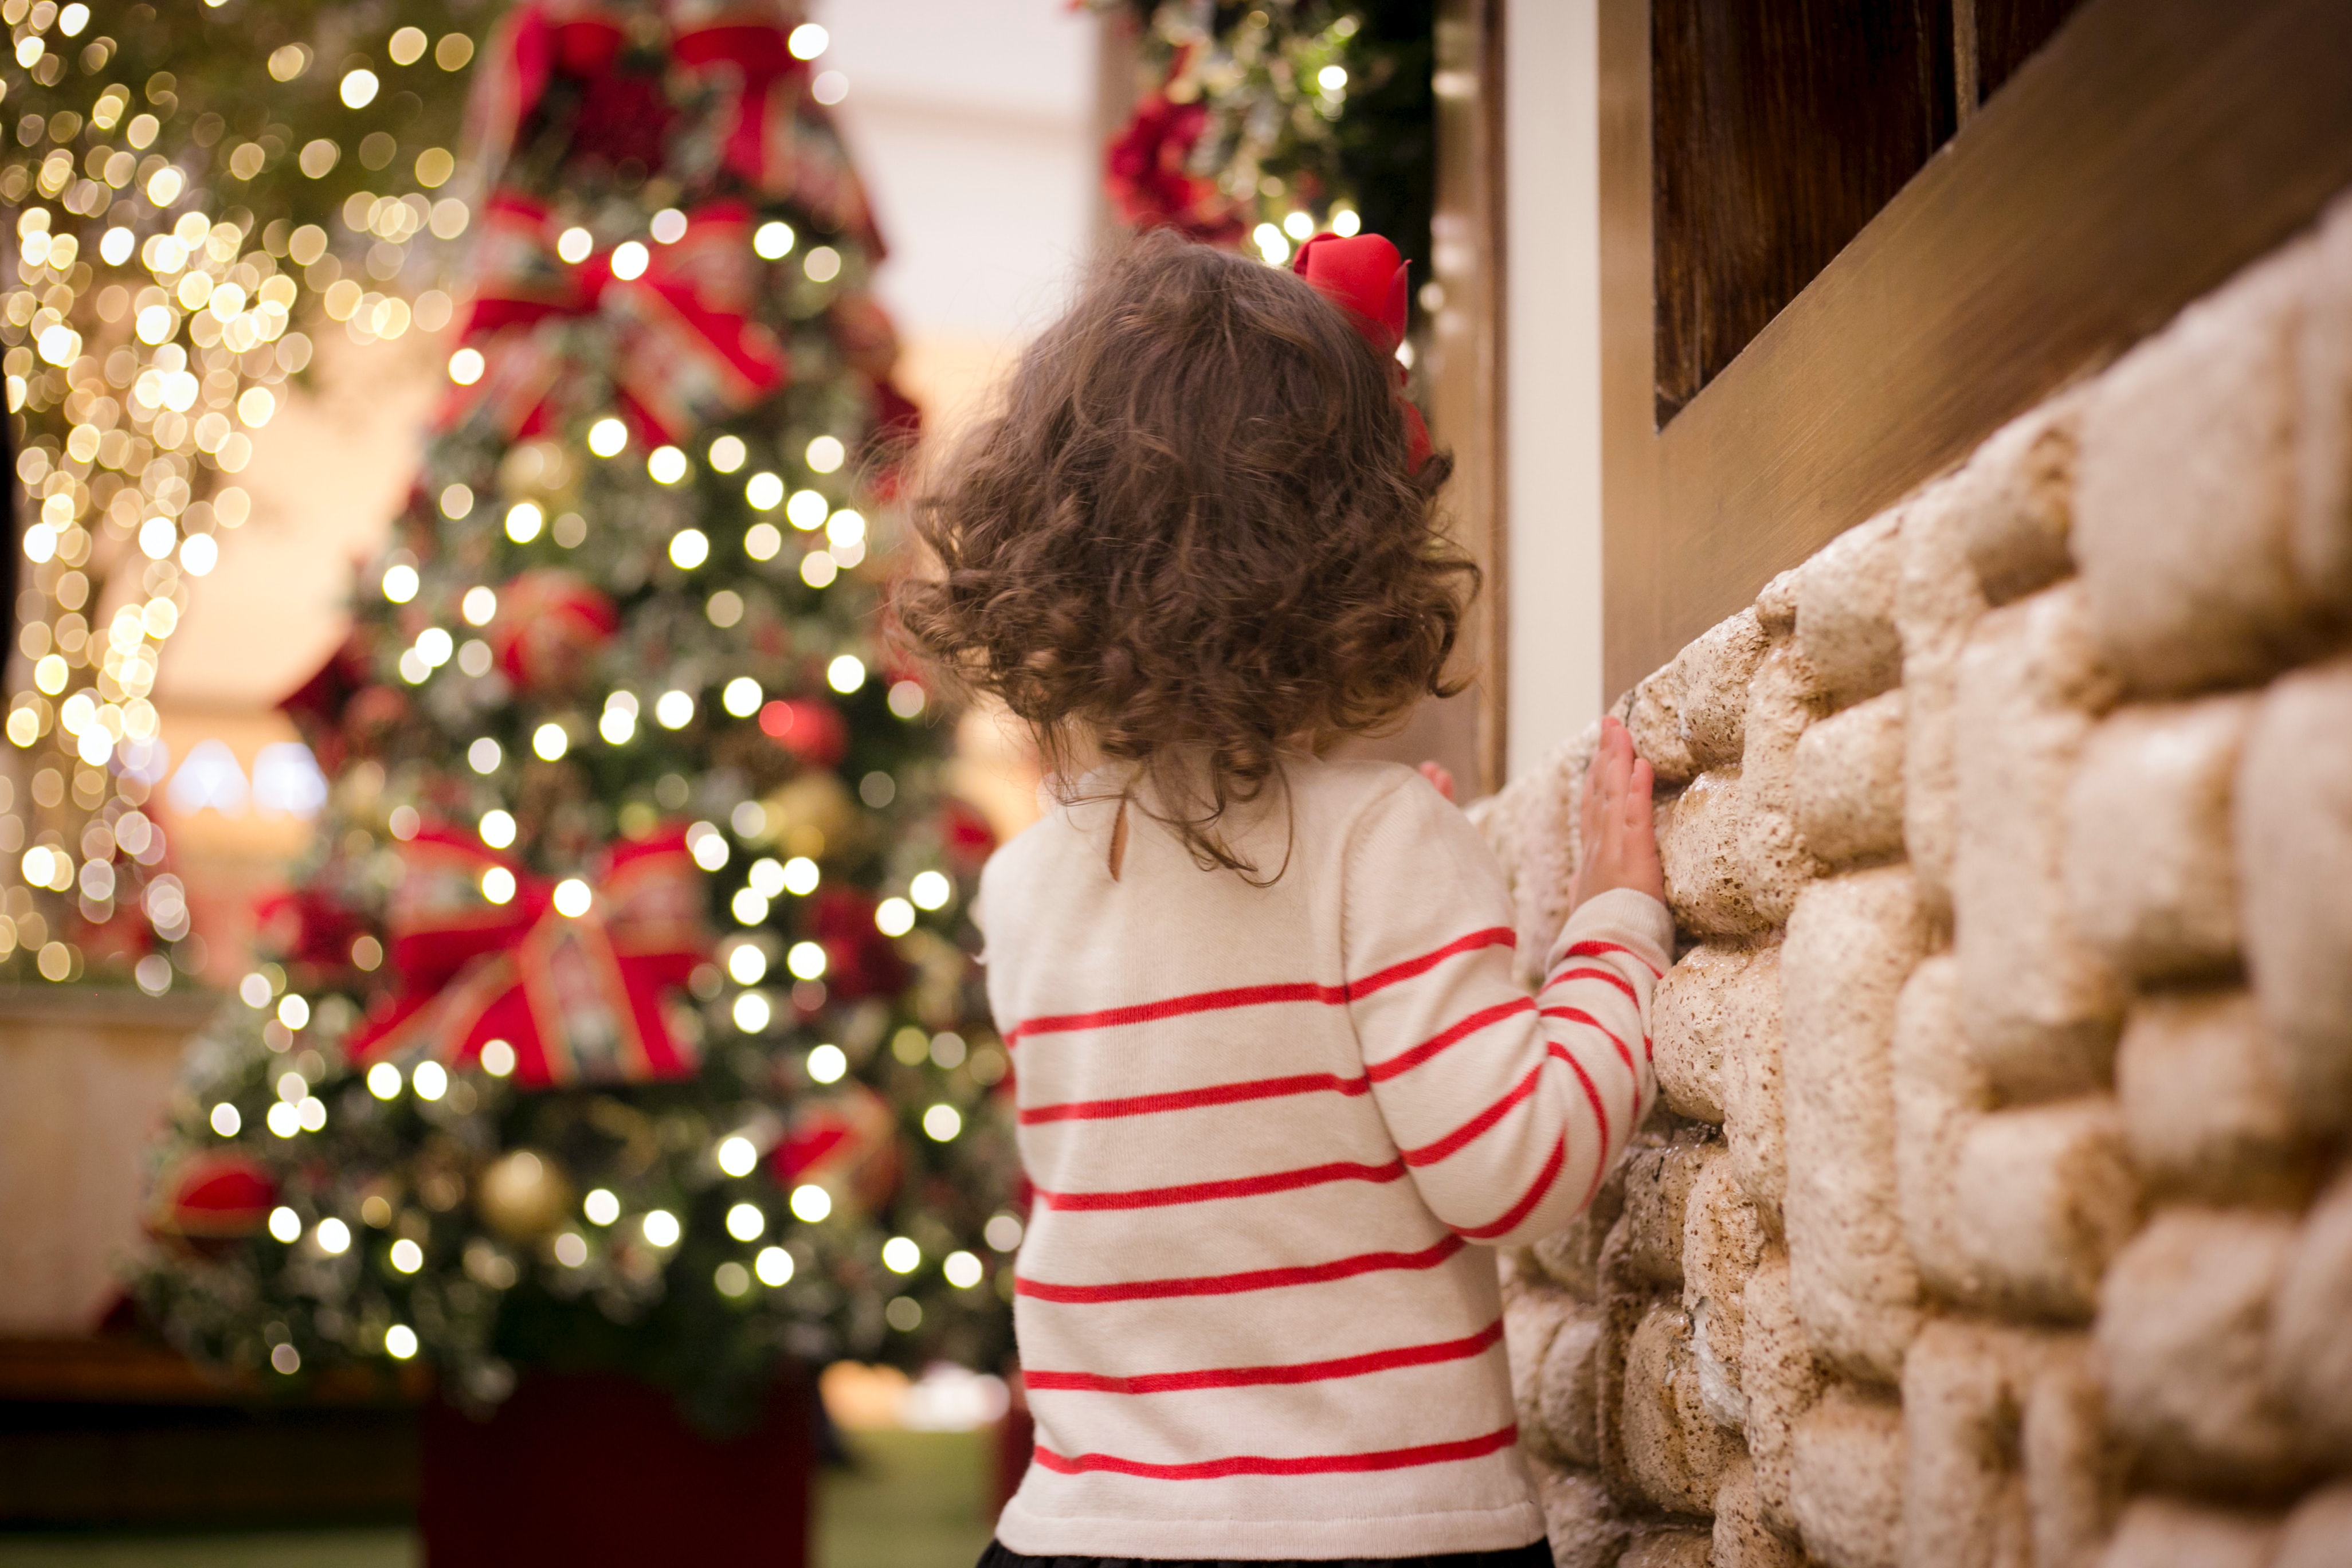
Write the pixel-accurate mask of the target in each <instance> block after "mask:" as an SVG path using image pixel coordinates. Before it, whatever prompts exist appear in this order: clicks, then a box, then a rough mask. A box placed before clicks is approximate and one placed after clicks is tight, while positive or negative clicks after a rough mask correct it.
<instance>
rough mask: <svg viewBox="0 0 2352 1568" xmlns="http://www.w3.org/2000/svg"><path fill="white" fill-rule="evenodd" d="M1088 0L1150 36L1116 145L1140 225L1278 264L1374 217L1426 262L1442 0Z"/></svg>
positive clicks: (1113, 187)
mask: <svg viewBox="0 0 2352 1568" xmlns="http://www.w3.org/2000/svg"><path fill="white" fill-rule="evenodd" d="M1089 4H1091V5H1092V6H1093V7H1094V8H1095V9H1096V10H1097V11H1101V12H1104V13H1106V14H1108V15H1110V16H1116V17H1118V18H1119V19H1120V20H1121V21H1122V22H1123V23H1124V24H1125V25H1126V26H1130V27H1132V28H1133V29H1134V31H1135V35H1136V40H1137V43H1138V45H1139V47H1138V49H1137V71H1138V75H1139V83H1138V86H1139V92H1138V96H1137V103H1136V107H1135V111H1134V113H1133V115H1132V116H1131V117H1130V118H1129V121H1128V122H1127V124H1126V125H1125V126H1123V127H1121V128H1120V130H1119V132H1118V134H1117V135H1115V136H1114V137H1113V138H1112V139H1111V142H1110V144H1109V146H1108V147H1107V148H1106V149H1105V150H1104V184H1105V187H1106V188H1107V190H1108V193H1109V195H1110V196H1111V199H1112V201H1113V202H1114V204H1115V205H1117V206H1118V213H1119V216H1120V217H1121V218H1122V219H1123V220H1125V221H1126V222H1127V223H1128V224H1129V225H1130V226H1134V227H1137V228H1153V227H1162V226H1165V227H1170V228H1175V229H1178V230H1180V231H1181V232H1182V233H1184V234H1187V235H1190V236H1191V237H1193V238H1195V239H1198V240H1202V241H1203V242H1205V243H1207V244H1211V245H1220V246H1225V247H1240V246H1241V245H1242V244H1243V243H1244V241H1246V242H1247V243H1248V244H1249V246H1250V247H1251V248H1253V249H1255V250H1256V251H1257V252H1258V253H1259V254H1260V255H1261V256H1263V257H1264V258H1265V259H1266V261H1267V262H1269V263H1270V264H1273V265H1275V266H1280V265H1282V264H1283V263H1284V262H1286V261H1287V260H1289V258H1290V254H1291V251H1292V249H1293V248H1294V247H1296V246H1297V244H1299V243H1300V242H1301V241H1303V240H1306V239H1307V238H1308V237H1311V236H1313V235H1314V234H1315V233H1316V232H1318V230H1319V229H1324V228H1328V229H1330V230H1332V231H1333V232H1335V233H1339V234H1343V235H1344V234H1354V233H1356V232H1357V231H1358V229H1359V228H1368V229H1370V232H1372V233H1374V234H1378V235H1383V236H1385V237H1388V238H1389V239H1390V240H1391V241H1392V242H1394V243H1395V245H1396V246H1397V247H1398V248H1399V249H1400V250H1402V252H1403V254H1404V255H1405V257H1406V258H1408V259H1410V260H1413V261H1416V262H1419V263H1422V264H1423V266H1424V268H1425V266H1426V263H1427V258H1428V256H1429V219H1430V205H1431V202H1432V199H1433V177H1434V140H1433V134H1432V129H1431V127H1432V110H1433V82H1432V77H1431V68H1432V63H1433V28H1434V26H1435V25H1436V16H1435V11H1436V8H1435V6H1434V5H1432V4H1431V0H1253V3H1252V4H1247V5H1243V4H1236V3H1234V0H1089Z"/></svg>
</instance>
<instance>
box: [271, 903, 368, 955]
mask: <svg viewBox="0 0 2352 1568" xmlns="http://www.w3.org/2000/svg"><path fill="white" fill-rule="evenodd" d="M254 912H255V914H256V915H257V916H258V917H259V920H260V924H261V931H262V934H263V936H264V937H265V938H266V939H267V940H268V944H269V945H270V946H271V947H272V948H274V949H276V950H277V951H278V952H280V953H283V954H284V955H285V957H286V960H287V962H288V963H304V964H315V965H317V966H318V967H320V968H323V969H341V968H342V967H344V966H345V965H347V964H349V963H351V961H352V939H353V938H354V937H356V936H358V935H359V934H360V932H361V931H362V929H364V928H362V926H361V924H360V921H359V917H358V916H356V915H354V914H353V913H352V911H351V910H348V909H345V908H344V907H343V906H342V905H341V903H340V902H338V901H337V900H335V899H333V898H331V897H330V896H329V895H328V894H326V893H324V892H322V891H320V889H317V888H315V887H311V888H299V889H295V890H294V891H292V892H286V893H277V894H273V895H271V896H270V897H268V898H266V899H264V900H261V902H260V903H259V904H258V905H257V906H256V907H255V910H254Z"/></svg>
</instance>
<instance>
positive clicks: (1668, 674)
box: [1625, 649, 1699, 785]
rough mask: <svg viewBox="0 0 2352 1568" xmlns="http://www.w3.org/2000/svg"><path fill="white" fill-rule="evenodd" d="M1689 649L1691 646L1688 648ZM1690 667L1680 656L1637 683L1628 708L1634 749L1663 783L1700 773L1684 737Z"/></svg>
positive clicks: (1626, 723)
mask: <svg viewBox="0 0 2352 1568" xmlns="http://www.w3.org/2000/svg"><path fill="white" fill-rule="evenodd" d="M1685 651H1687V649H1685ZM1687 669H1688V667H1687V666H1686V665H1685V663H1684V662H1683V660H1682V658H1680V657H1679V656H1677V657H1675V658H1672V659H1669V660H1668V661H1667V662H1666V663H1665V664H1664V666H1663V667H1661V668H1658V669H1655V670H1653V671H1652V672H1651V673H1650V674H1648V675H1646V676H1644V677H1643V679H1641V680H1640V681H1639V682H1637V683H1636V684H1635V686H1634V688H1633V700H1632V701H1631V702H1630V703H1629V704H1628V705H1627V707H1626V711H1625V730H1626V732H1627V734H1628V735H1629V736H1631V738H1632V740H1633V752H1634V754H1635V755H1636V756H1639V757H1641V758H1643V760H1645V761H1646V762H1648V763H1649V764H1650V770H1651V772H1652V773H1655V774H1656V775H1657V779H1658V782H1659V783H1660V784H1666V785H1673V784H1681V783H1683V782H1685V780H1687V779H1688V778H1689V777H1690V776H1691V775H1692V774H1693V773H1697V772H1698V769H1699V764H1698V763H1697V762H1696V760H1694V759H1693V758H1692V756H1691V752H1690V745H1689V743H1688V742H1686V741H1685V740H1684V739H1683V682H1684V677H1685V673H1686V672H1687Z"/></svg>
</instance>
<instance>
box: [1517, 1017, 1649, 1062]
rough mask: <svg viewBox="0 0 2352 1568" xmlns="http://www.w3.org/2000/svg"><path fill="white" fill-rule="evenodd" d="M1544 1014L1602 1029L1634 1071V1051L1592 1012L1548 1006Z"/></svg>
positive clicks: (1602, 1032) (1646, 1046)
mask: <svg viewBox="0 0 2352 1568" xmlns="http://www.w3.org/2000/svg"><path fill="white" fill-rule="evenodd" d="M1542 1016H1544V1017H1547V1018H1565V1019H1567V1020H1568V1021H1569V1022H1570V1023H1571V1024H1589V1025H1591V1026H1592V1027H1593V1028H1596V1029H1598V1030H1600V1031H1601V1034H1602V1035H1604V1036H1606V1037H1608V1040H1609V1043H1610V1044H1611V1045H1612V1046H1614V1047H1617V1055H1618V1056H1619V1057H1620V1058H1622V1059H1623V1061H1624V1063H1625V1070H1626V1071H1627V1072H1632V1071H1633V1052H1632V1051H1631V1050H1629V1049H1627V1048H1626V1045H1625V1042H1624V1041H1622V1040H1621V1039H1619V1038H1618V1037H1617V1032H1616V1031H1615V1030H1613V1029H1612V1028H1611V1027H1610V1026H1608V1025H1606V1024H1604V1023H1602V1022H1601V1020H1600V1019H1598V1018H1596V1017H1594V1016H1592V1015H1591V1014H1590V1013H1588V1012H1586V1011H1585V1010H1584V1009H1583V1008H1581V1007H1546V1008H1545V1009H1544V1010H1543V1015H1542ZM1648 1048H1649V1043H1648V1042H1647V1041H1643V1050H1644V1051H1647V1050H1648Z"/></svg>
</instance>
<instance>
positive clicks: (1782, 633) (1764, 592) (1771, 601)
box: [1751, 566, 1802, 637]
mask: <svg viewBox="0 0 2352 1568" xmlns="http://www.w3.org/2000/svg"><path fill="white" fill-rule="evenodd" d="M1801 570H1802V568H1801V567H1797V566H1791V567H1790V568H1789V569H1788V570H1787V571H1786V572H1783V573H1781V574H1780V575H1779V576H1777V577H1775V578H1773V579H1772V580H1771V581H1770V582H1769V583H1767V584H1764V586H1763V587H1762V588H1761V589H1760V590H1759V591H1758V593H1757V595H1756V603H1755V604H1754V605H1753V606H1751V607H1752V608H1753V609H1754V610H1755V611H1756V624H1757V625H1758V626H1762V627H1763V628H1764V635H1765V636H1767V637H1787V636H1788V635H1789V634H1790V632H1793V631H1795V630H1796V629H1797V574H1798V573H1799V572H1800V571H1801Z"/></svg>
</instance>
